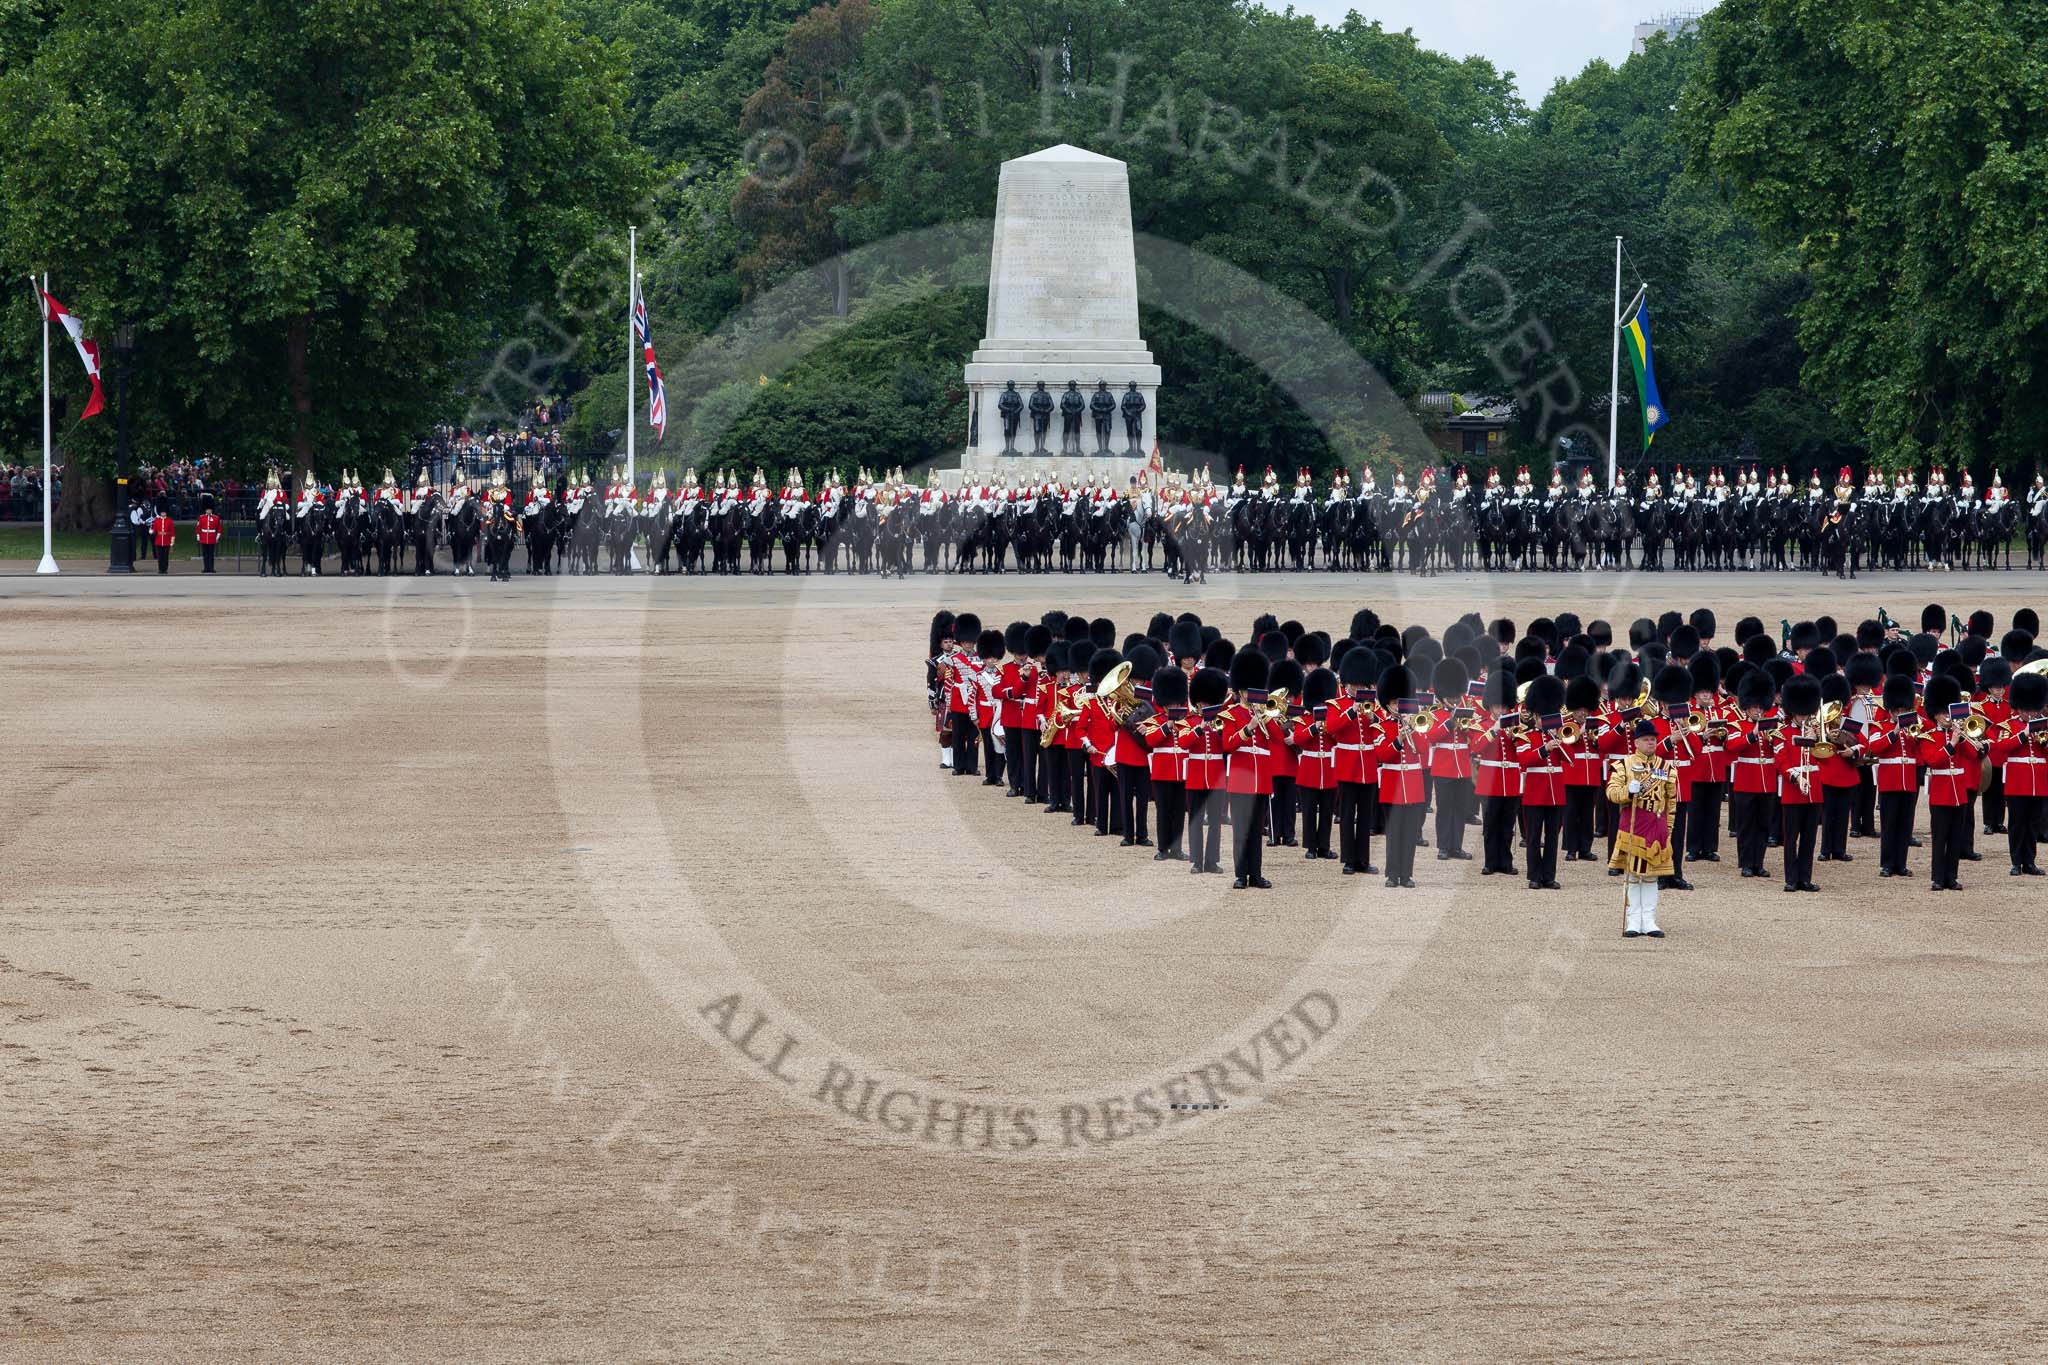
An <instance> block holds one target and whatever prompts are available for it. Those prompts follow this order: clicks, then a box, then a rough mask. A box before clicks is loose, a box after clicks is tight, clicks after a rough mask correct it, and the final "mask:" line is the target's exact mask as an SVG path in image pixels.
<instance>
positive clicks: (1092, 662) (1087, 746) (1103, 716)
mask: <svg viewBox="0 0 2048 1365" xmlns="http://www.w3.org/2000/svg"><path fill="white" fill-rule="evenodd" d="M1114 630H1115V628H1114V627H1111V631H1112V633H1114ZM1122 662H1123V660H1122V659H1121V658H1120V657H1119V656H1118V654H1117V652H1116V651H1115V650H1114V649H1111V648H1109V647H1108V646H1106V645H1105V646H1101V647H1099V648H1097V649H1096V651H1095V652H1094V653H1093V654H1092V655H1090V656H1089V658H1088V695H1087V697H1086V698H1085V699H1084V700H1083V701H1082V703H1081V715H1080V718H1079V719H1078V720H1077V721H1076V722H1075V724H1076V725H1078V726H1079V727H1080V731H1081V747H1082V748H1083V749H1084V750H1086V751H1087V754H1088V818H1089V820H1091V821H1092V822H1093V823H1094V825H1095V833H1096V836H1097V837H1098V838H1100V837H1104V836H1106V835H1108V834H1109V833H1110V832H1111V830H1112V829H1113V828H1114V824H1113V821H1112V816H1111V813H1112V812H1113V811H1114V810H1115V809H1116V801H1115V800H1114V793H1115V791H1116V768H1115V766H1114V764H1115V761H1116V718H1115V716H1114V715H1113V714H1112V713H1111V711H1110V709H1109V707H1108V706H1107V705H1105V704H1104V699H1103V698H1102V697H1100V696H1098V695H1097V693H1098V691H1099V690H1100V689H1101V687H1102V685H1103V683H1105V682H1106V681H1108V679H1109V675H1110V674H1111V673H1113V672H1115V671H1116V666H1117V665H1118V664H1120V663H1122Z"/></svg>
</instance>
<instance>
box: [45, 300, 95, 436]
mask: <svg viewBox="0 0 2048 1365" xmlns="http://www.w3.org/2000/svg"><path fill="white" fill-rule="evenodd" d="M36 292H37V293H39V294H41V295H42V296H43V306H44V308H45V309H46V311H45V313H44V314H43V317H44V320H45V321H49V320H52V319H54V320H55V321H57V322H61V323H63V324H64V330H65V331H67V332H69V333H70V334H71V344H72V345H74V346H76V347H77V348H78V358H79V359H80V360H82V361H84V362H85V373H86V376H87V377H88V378H90V379H91V380H92V401H91V402H89V403H87V404H86V405H85V411H84V412H81V413H79V414H78V420H79V421H81V422H83V421H84V420H85V419H86V418H88V417H91V416H92V415H93V414H94V413H96V412H98V411H99V410H100V409H101V408H104V407H105V406H106V405H107V401H106V395H105V394H103V393H101V392H100V348H99V343H98V342H96V341H94V340H93V339H92V338H91V337H89V336H87V335H86V334H85V324H84V323H82V322H80V321H79V320H78V319H77V318H76V317H74V316H72V313H71V310H70V309H69V308H66V307H65V306H64V305H63V304H61V303H59V302H57V300H56V299H54V298H52V297H51V296H50V292H49V291H48V290H47V289H38V290H37V291H36Z"/></svg>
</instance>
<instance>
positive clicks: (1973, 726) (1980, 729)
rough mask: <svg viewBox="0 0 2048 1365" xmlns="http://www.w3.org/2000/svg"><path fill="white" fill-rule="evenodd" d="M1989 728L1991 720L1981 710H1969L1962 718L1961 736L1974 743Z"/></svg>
mask: <svg viewBox="0 0 2048 1365" xmlns="http://www.w3.org/2000/svg"><path fill="white" fill-rule="evenodd" d="M1990 728H1991V722H1990V720H1988V719H1987V718H1986V717H1985V715H1984V713H1983V712H1982V711H1971V712H1970V714H1969V715H1967V716H1965V717H1964V718H1963V738H1964V739H1967V740H1969V741H1970V743H1972V744H1975V743H1977V742H1978V741H1980V740H1982V739H1983V738H1984V732H1985V731H1987V730H1989V729H1990Z"/></svg>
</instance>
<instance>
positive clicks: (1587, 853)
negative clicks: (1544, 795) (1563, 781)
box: [1559, 787, 1605, 858]
mask: <svg viewBox="0 0 2048 1365" xmlns="http://www.w3.org/2000/svg"><path fill="white" fill-rule="evenodd" d="M1601 795H1602V793H1601V791H1600V789H1599V788H1598V787H1566V788H1565V789H1564V831H1563V833H1562V835H1561V836H1560V838H1559V842H1560V843H1561V844H1562V845H1563V846H1564V851H1565V852H1567V853H1576V854H1578V855H1579V856H1580V857H1581V858H1590V857H1592V856H1593V810H1594V808H1595V807H1596V806H1598V805H1604V804H1605V803H1604V802H1602V801H1600V799H1599V798H1600V796H1601Z"/></svg>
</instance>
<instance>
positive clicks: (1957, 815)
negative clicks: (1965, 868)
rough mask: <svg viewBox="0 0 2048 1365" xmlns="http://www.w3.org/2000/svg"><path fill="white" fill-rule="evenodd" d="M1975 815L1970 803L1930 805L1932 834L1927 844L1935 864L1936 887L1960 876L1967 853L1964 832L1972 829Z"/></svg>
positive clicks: (1928, 814) (1929, 822)
mask: <svg viewBox="0 0 2048 1365" xmlns="http://www.w3.org/2000/svg"><path fill="white" fill-rule="evenodd" d="M1971 818H1972V817H1971V814H1970V808H1969V807H1968V806H1967V805H1962V806H1929V807H1928V808H1927V824H1928V828H1929V833H1930V835H1931V836H1932V837H1930V838H1929V839H1928V841H1927V843H1928V851H1929V853H1930V854H1931V855H1932V862H1933V863H1934V867H1933V873H1934V884H1935V885H1936V886H1947V885H1948V884H1949V883H1950V882H1952V881H1954V880H1955V879H1956V868H1957V866H1958V865H1959V864H1960V863H1961V861H1962V856H1963V835H1964V834H1966V833H1967V832H1968V831H1969V824H1970V820H1971Z"/></svg>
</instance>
